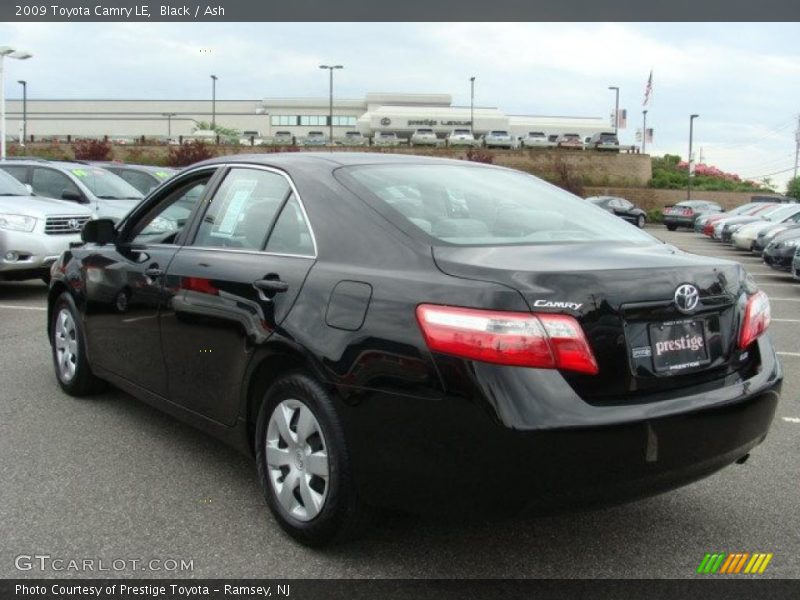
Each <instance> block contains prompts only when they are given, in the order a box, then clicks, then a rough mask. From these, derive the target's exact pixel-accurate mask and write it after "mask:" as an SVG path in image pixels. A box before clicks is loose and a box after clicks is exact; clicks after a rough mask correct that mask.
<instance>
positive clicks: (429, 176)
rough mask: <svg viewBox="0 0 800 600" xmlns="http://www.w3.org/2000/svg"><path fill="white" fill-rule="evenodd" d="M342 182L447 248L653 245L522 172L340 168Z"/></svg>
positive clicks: (411, 167) (431, 167)
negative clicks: (608, 243) (595, 243)
mask: <svg viewBox="0 0 800 600" xmlns="http://www.w3.org/2000/svg"><path fill="white" fill-rule="evenodd" d="M337 177H338V178H340V179H341V180H342V182H343V183H344V184H345V185H346V186H348V187H349V188H350V189H351V190H352V191H353V192H354V193H356V194H357V195H359V196H360V197H361V198H362V199H364V200H365V201H366V202H367V203H368V204H370V205H371V206H373V207H375V208H376V209H377V210H378V211H379V212H381V213H382V214H383V215H384V216H385V217H386V218H388V219H389V220H390V221H392V222H394V223H395V224H397V225H398V227H400V228H401V229H403V230H405V231H408V232H410V233H411V232H414V231H416V232H417V233H418V232H420V231H421V232H423V233H425V234H427V235H428V236H430V237H432V238H434V240H436V241H438V242H439V243H441V244H453V245H463V246H484V245H485V246H506V245H513V244H538V243H548V242H593V241H614V242H616V243H618V242H639V243H647V242H650V243H652V242H654V239H653V238H652V237H651V236H650V235H648V234H646V233H643V232H641V231H640V230H639V229H637V228H636V227H632V226H631V225H630V224H628V223H626V222H625V221H623V220H622V219H619V218H617V217H615V216H613V215H611V214H610V213H608V212H607V211H605V210H602V209H600V208H597V207H596V206H594V205H592V204H591V203H588V202H585V201H584V200H583V199H581V198H579V197H577V196H574V195H572V194H570V193H568V192H565V191H564V190H562V189H560V188H557V187H555V186H553V185H550V184H549V183H546V182H544V181H542V180H541V179H538V178H536V177H533V176H532V175H528V174H526V173H521V172H518V171H511V170H505V169H496V168H486V167H479V166H469V165H464V166H461V165H419V164H412V165H369V166H359V167H347V168H343V169H339V170H338V171H337ZM436 241H435V242H433V243H434V244H435V243H436Z"/></svg>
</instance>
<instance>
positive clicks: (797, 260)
mask: <svg viewBox="0 0 800 600" xmlns="http://www.w3.org/2000/svg"><path fill="white" fill-rule="evenodd" d="M792 277H793V278H794V279H797V280H800V246H798V247H797V249H796V250H795V252H794V258H793V259H792Z"/></svg>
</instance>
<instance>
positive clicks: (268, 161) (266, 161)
mask: <svg viewBox="0 0 800 600" xmlns="http://www.w3.org/2000/svg"><path fill="white" fill-rule="evenodd" d="M224 163H249V164H255V165H265V166H275V167H291V166H298V167H299V166H302V165H305V166H309V165H311V164H316V165H317V166H323V165H325V166H328V167H332V168H335V167H337V166H355V165H374V164H420V163H425V164H442V165H445V164H451V165H461V166H464V165H465V164H466V165H470V166H482V167H485V166H489V165H483V164H481V163H475V162H466V161H463V160H457V159H449V158H439V157H433V156H417V155H414V154H392V153H387V154H384V153H378V152H275V153H264V154H233V155H228V156H218V157H215V158H210V159H208V160H206V161H203V162H201V163H197V164H196V165H193V166H200V165H215V164H224Z"/></svg>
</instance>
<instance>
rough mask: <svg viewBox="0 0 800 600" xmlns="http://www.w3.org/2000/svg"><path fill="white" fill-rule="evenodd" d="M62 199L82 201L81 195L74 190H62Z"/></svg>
mask: <svg viewBox="0 0 800 600" xmlns="http://www.w3.org/2000/svg"><path fill="white" fill-rule="evenodd" d="M61 199H62V200H69V201H70V202H83V195H82V194H81V193H80V192H76V191H75V190H64V191H62V192H61Z"/></svg>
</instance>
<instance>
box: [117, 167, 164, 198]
mask: <svg viewBox="0 0 800 600" xmlns="http://www.w3.org/2000/svg"><path fill="white" fill-rule="evenodd" d="M109 170H110V169H109ZM111 172H112V173H115V174H116V175H119V176H120V177H122V178H123V179H124V180H125V181H127V182H128V183H129V184H131V185H132V186H133V187H135V188H136V189H137V190H139V192H140V193H142V194H149V193H150V191H151V190H153V189H154V188H155V187H156V186H157V185H158V181H156V180H155V179H153V178H152V177H151V176H150V175H148V174H147V173H141V172H139V171H131V170H124V171H122V170H121V171H111Z"/></svg>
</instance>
